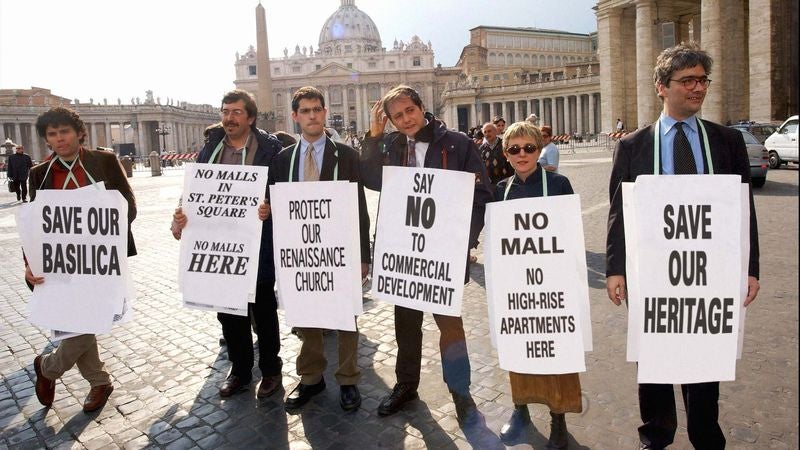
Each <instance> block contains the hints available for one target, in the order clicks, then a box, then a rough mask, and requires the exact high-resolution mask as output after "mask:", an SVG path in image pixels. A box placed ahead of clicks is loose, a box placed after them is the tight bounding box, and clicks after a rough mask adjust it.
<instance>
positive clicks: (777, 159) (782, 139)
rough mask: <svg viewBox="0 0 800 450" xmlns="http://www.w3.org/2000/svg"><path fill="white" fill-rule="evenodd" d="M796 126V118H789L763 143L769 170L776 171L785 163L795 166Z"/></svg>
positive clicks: (796, 159)
mask: <svg viewBox="0 0 800 450" xmlns="http://www.w3.org/2000/svg"><path fill="white" fill-rule="evenodd" d="M797 126H798V119H797V116H792V117H789V118H788V119H786V122H783V124H782V125H781V126H780V128H778V131H776V132H774V133H772V136H770V137H768V138H767V140H766V141H764V147H767V151H769V168H770V169H777V168H778V167H780V166H781V165H782V164H786V163H787V162H793V163H795V164H797V162H798V158H797V144H798V143H797Z"/></svg>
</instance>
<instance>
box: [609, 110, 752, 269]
mask: <svg viewBox="0 0 800 450" xmlns="http://www.w3.org/2000/svg"><path fill="white" fill-rule="evenodd" d="M703 124H704V125H705V129H706V132H707V133H708V144H709V146H711V160H712V162H713V166H714V173H715V174H734V175H741V176H742V183H747V184H750V161H749V160H748V157H747V147H746V146H745V144H744V139H743V138H742V134H741V133H740V132H739V131H737V130H734V129H732V128H728V127H724V126H722V125H717V124H715V123H713V122H709V121H707V120H703ZM654 132H655V131H654V126H653V125H650V126H649V127H647V128H643V129H640V130H638V131H636V132H635V133H633V134H630V135H628V136H626V137H624V138H623V139H621V140H620V141H619V143H618V144H617V149H616V151H615V152H614V164H613V167H612V169H611V179H610V182H609V198H610V202H611V208H610V210H609V212H608V235H607V240H606V276H611V275H625V229H624V226H623V215H622V188H621V187H620V183H622V182H628V181H636V177H637V176H639V175H642V174H645V175H648V174H652V173H653V162H654V161H653V158H654V154H653V140H654ZM701 142H702V139H701ZM703 160H704V165H705V168H706V169H705V173H708V161H706V155H705V152H703ZM758 258H759V249H758V223H757V220H756V210H755V205H754V203H753V189H752V188H750V264H749V269H748V273H749V275H750V276H754V277H756V278H758V276H759V265H758Z"/></svg>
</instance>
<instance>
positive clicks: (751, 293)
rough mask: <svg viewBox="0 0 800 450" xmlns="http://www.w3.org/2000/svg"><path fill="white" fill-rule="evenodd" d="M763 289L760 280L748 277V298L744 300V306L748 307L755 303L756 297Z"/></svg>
mask: <svg viewBox="0 0 800 450" xmlns="http://www.w3.org/2000/svg"><path fill="white" fill-rule="evenodd" d="M760 289H761V285H760V284H759V283H758V278H756V277H747V297H745V299H744V306H745V307H747V305H749V304H750V303H753V300H755V299H756V295H758V291H759V290H760Z"/></svg>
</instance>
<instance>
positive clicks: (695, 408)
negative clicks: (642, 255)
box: [606, 43, 759, 449]
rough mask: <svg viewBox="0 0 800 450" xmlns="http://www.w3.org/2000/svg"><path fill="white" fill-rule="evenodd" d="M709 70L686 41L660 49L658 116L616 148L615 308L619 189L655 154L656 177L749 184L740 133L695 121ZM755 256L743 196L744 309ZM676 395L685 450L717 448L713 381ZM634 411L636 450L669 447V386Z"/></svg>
mask: <svg viewBox="0 0 800 450" xmlns="http://www.w3.org/2000/svg"><path fill="white" fill-rule="evenodd" d="M711 65H712V60H711V57H709V56H708V54H707V53H705V52H704V51H702V50H700V48H699V47H698V46H697V45H696V44H694V43H689V44H681V45H677V46H675V47H671V48H668V49H666V50H664V51H663V52H662V53H661V54H660V55H659V57H658V59H657V61H656V67H655V73H654V82H655V87H656V91H657V94H658V96H659V97H661V100H662V102H663V105H664V107H663V111H662V113H661V116H660V118H659V120H658V121H657V122H656V123H655V124H654V125H651V126H648V127H646V128H643V129H640V130H638V131H636V132H635V133H633V134H630V135H628V136H626V137H625V138H623V139H622V140H620V141H619V143H618V144H617V149H616V152H615V153H614V163H613V167H612V169H611V179H610V183H609V196H610V202H611V208H610V211H609V214H608V237H607V248H606V277H607V281H606V288H607V291H608V297H609V299H610V300H611V301H612V302H613V303H614V304H616V305H619V304H620V303H621V301H622V300H626V301H627V298H626V289H625V230H624V227H623V215H622V189H621V187H620V184H621V183H623V182H632V181H635V180H636V177H637V176H639V175H642V174H653V172H654V163H655V161H654V158H655V154H656V152H658V154H659V155H660V157H659V163H660V164H659V166H660V171H659V173H660V174H663V175H673V174H687V173H696V174H708V173H709V166H711V167H713V173H716V174H736V175H741V177H742V183H746V184H749V183H750V164H749V161H748V158H747V149H746V147H745V144H744V140H743V139H742V135H741V133H739V132H738V131H736V130H733V129H730V128H727V127H724V126H722V125H718V124H715V123H713V122H709V121H707V120H700V119H698V118H697V117H696V116H695V114H696V113H697V112H698V111H699V110H700V108H701V107H702V105H703V100H704V99H705V95H706V92H707V90H708V86H709V84H710V83H711V80H710V79H708V75H709V74H710V73H711ZM655 133H659V141H660V145H659V149H655V148H654V141H655V139H654V136H655ZM704 135H705V136H706V137H707V144H708V146H709V147H710V148H708V149H706V148H705V144H704V142H705V139H704ZM683 143H685V145H683ZM673 144H674V145H673ZM684 149H685V150H684ZM673 151H674V153H673ZM706 152H708V154H710V155H711V161H708V157H707V156H706ZM758 257H759V249H758V225H757V222H756V214H755V207H754V204H753V194H752V190H751V192H750V263H749V271H748V272H749V273H748V275H749V276H748V293H747V297H746V298H745V300H744V306H747V305H749V304H750V303H751V302H752V301H753V300H754V299H755V297H756V295H757V294H758V290H759V283H758V276H759V273H758V272H759V266H758ZM681 390H682V393H683V399H684V404H685V407H686V416H687V431H688V433H689V440H690V441H691V442H692V445H694V447H695V448H702V449H717V448H724V447H725V436H724V434H723V433H722V430H721V429H720V427H719V424H718V417H719V406H718V400H719V382H709V383H695V384H684V385H682V386H681ZM639 410H640V414H641V418H642V422H643V425H642V426H641V427H639V438H640V441H641V448H652V449H661V448H664V447H666V446H667V445H669V444H671V443H672V441H673V438H674V436H675V430H676V428H677V418H676V411H675V397H674V393H673V388H672V385H668V384H640V385H639Z"/></svg>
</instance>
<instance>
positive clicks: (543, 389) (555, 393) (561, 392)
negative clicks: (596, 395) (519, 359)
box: [509, 372, 583, 414]
mask: <svg viewBox="0 0 800 450" xmlns="http://www.w3.org/2000/svg"><path fill="white" fill-rule="evenodd" d="M509 378H510V379H511V398H512V400H513V401H514V404H515V405H527V404H529V403H541V404H545V405H547V406H548V407H549V408H550V411H551V412H553V413H556V414H563V413H568V412H570V413H580V412H582V411H583V406H582V405H581V380H580V378H578V374H577V373H567V374H562V375H531V374H524V373H515V372H509Z"/></svg>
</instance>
